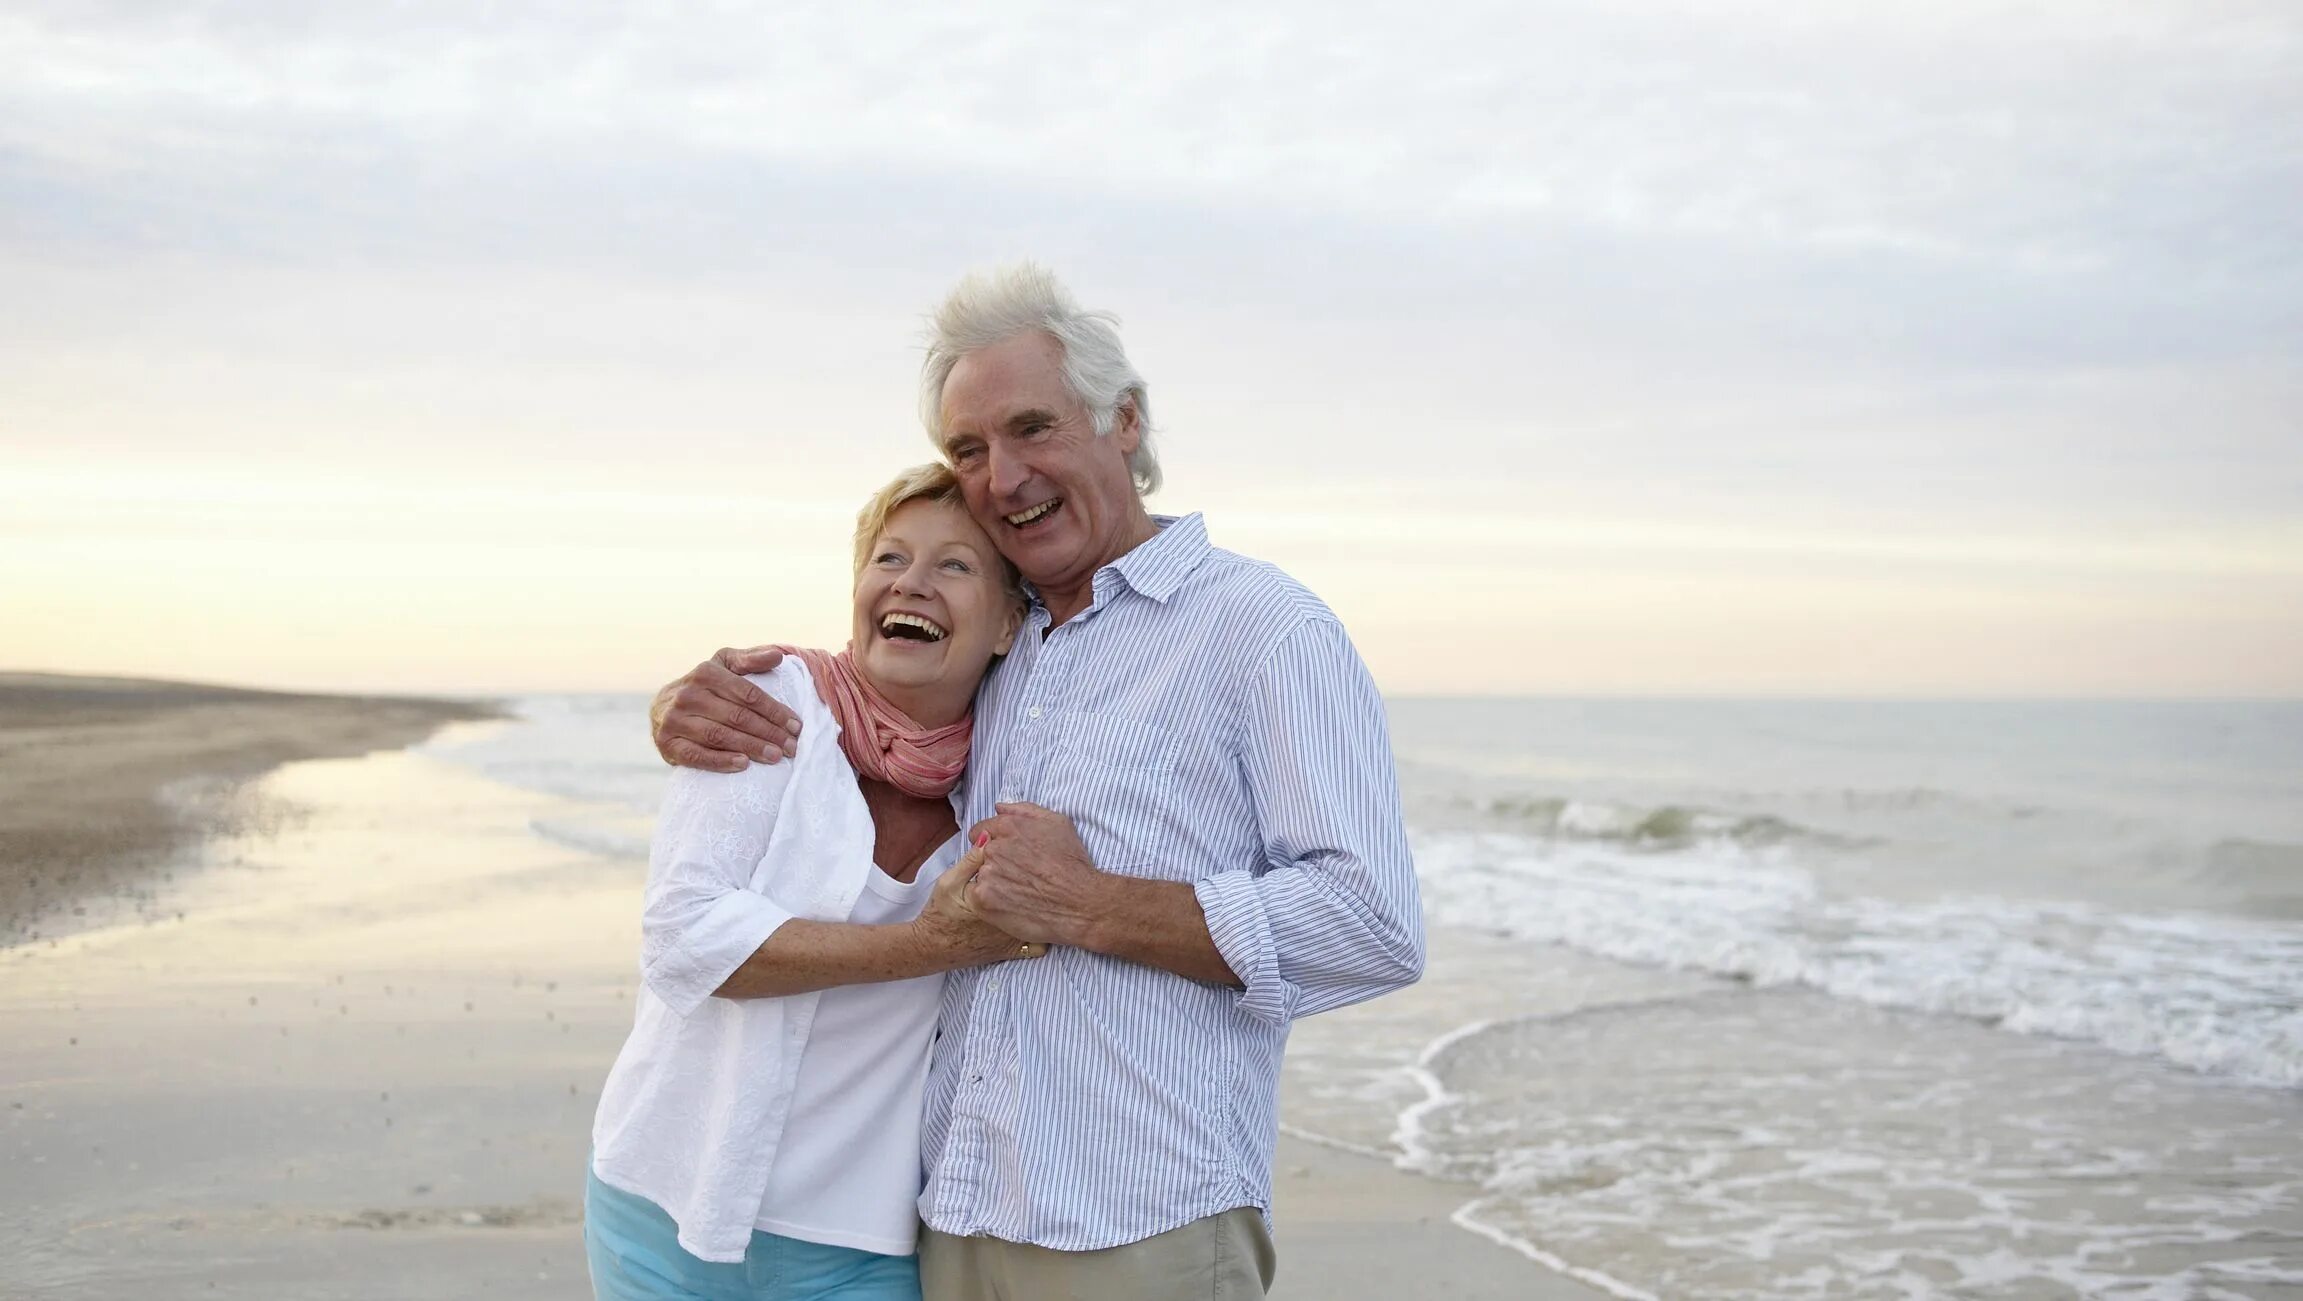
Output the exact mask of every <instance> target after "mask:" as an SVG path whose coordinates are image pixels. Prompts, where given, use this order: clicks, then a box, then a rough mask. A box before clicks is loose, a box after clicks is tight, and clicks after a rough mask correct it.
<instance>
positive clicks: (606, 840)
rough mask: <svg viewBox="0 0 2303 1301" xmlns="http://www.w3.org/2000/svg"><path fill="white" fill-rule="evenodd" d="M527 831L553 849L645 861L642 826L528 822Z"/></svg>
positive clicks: (564, 820) (644, 826)
mask: <svg viewBox="0 0 2303 1301" xmlns="http://www.w3.org/2000/svg"><path fill="white" fill-rule="evenodd" d="M528 830H530V831H532V832H534V833H535V834H536V835H537V836H539V837H541V838H542V839H545V840H548V841H551V842H552V843H553V844H555V845H565V846H567V847H568V848H570V849H575V850H581V851H583V852H584V853H587V854H598V855H601V856H602V857H605V858H639V859H645V858H646V857H647V856H648V834H649V829H648V826H647V824H646V823H644V822H643V823H641V824H640V825H638V826H614V825H609V824H605V823H599V822H579V821H575V820H573V819H569V818H530V819H528Z"/></svg>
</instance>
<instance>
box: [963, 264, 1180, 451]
mask: <svg viewBox="0 0 2303 1301" xmlns="http://www.w3.org/2000/svg"><path fill="white" fill-rule="evenodd" d="M1032 330H1037V331H1039V332H1041V333H1043V334H1046V335H1048V336H1049V337H1051V338H1053V339H1054V340H1055V341H1056V348H1057V349H1058V350H1059V351H1060V352H1061V353H1062V354H1063V373H1064V385H1065V387H1067V388H1069V389H1070V390H1071V391H1072V396H1073V397H1076V398H1078V399H1079V400H1080V403H1081V405H1083V406H1085V407H1086V408H1087V409H1088V419H1089V421H1090V423H1091V424H1092V425H1093V426H1094V428H1095V431H1096V437H1098V438H1103V437H1106V436H1108V435H1109V434H1110V433H1111V431H1112V430H1114V429H1116V428H1118V426H1119V413H1120V411H1121V410H1122V409H1123V408H1124V409H1129V410H1133V411H1134V412H1135V417H1136V450H1135V454H1134V455H1132V456H1130V457H1128V472H1129V473H1130V474H1132V475H1134V476H1135V483H1136V493H1137V494H1138V495H1139V496H1148V495H1149V494H1151V493H1153V492H1156V491H1158V489H1159V485H1160V469H1159V456H1158V455H1157V454H1156V453H1155V452H1153V451H1152V423H1151V396H1150V393H1149V391H1148V390H1147V389H1146V388H1145V386H1144V379H1143V376H1141V375H1139V374H1137V373H1136V368H1135V366H1134V364H1133V363H1131V362H1130V361H1128V356H1127V350H1126V349H1125V348H1122V347H1121V346H1120V332H1119V318H1118V317H1116V316H1114V315H1112V314H1111V313H1110V312H1090V311H1083V310H1082V309H1081V308H1080V305H1079V303H1078V302H1077V301H1075V300H1074V299H1073V298H1072V296H1071V292H1070V291H1069V290H1067V289H1065V288H1064V287H1063V282H1062V281H1059V280H1057V279H1056V277H1055V273H1054V272H1052V271H1050V270H1048V269H1047V268H1046V267H1043V266H1041V265H1039V264H1038V263H1036V262H1018V263H1016V264H1015V265H1014V266H1006V267H998V268H995V269H993V270H992V271H991V272H989V273H988V274H971V275H970V276H968V277H967V278H966V279H965V280H962V281H960V283H959V285H958V286H957V287H956V288H954V289H953V290H952V292H951V294H950V295H949V296H948V297H946V298H945V299H944V302H943V306H941V307H938V308H937V309H936V313H935V315H934V316H933V317H931V318H930V319H929V323H928V355H927V359H926V360H925V361H923V362H922V363H921V365H920V419H921V421H922V422H923V423H925V424H926V425H927V427H928V438H929V439H930V440H932V441H933V442H935V443H936V445H937V446H938V448H941V447H942V445H943V434H944V431H943V410H944V382H945V381H947V380H949V379H950V378H951V377H952V367H954V366H957V365H959V362H960V358H962V357H965V356H967V355H968V354H969V353H971V352H977V351H980V350H982V349H985V348H989V347H991V346H992V345H993V344H996V343H1005V342H1007V341H1008V340H1010V339H1012V338H1014V337H1016V336H1017V335H1019V334H1023V333H1025V332H1027V331H1032Z"/></svg>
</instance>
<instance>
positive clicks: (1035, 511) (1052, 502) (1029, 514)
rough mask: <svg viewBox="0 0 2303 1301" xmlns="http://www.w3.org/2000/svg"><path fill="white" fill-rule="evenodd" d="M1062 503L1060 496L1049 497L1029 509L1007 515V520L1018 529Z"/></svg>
mask: <svg viewBox="0 0 2303 1301" xmlns="http://www.w3.org/2000/svg"><path fill="white" fill-rule="evenodd" d="M1063 504H1064V499H1063V498H1061V497H1054V498H1050V499H1049V500H1047V501H1043V502H1041V503H1040V504H1039V505H1037V506H1034V507H1032V508H1031V509H1030V510H1027V511H1018V512H1017V513H1015V514H1013V515H1010V516H1008V517H1007V520H1008V523H1010V524H1013V525H1015V526H1016V527H1017V528H1019V529H1020V528H1022V527H1023V526H1024V525H1026V524H1029V523H1031V522H1032V521H1033V520H1036V519H1038V518H1039V517H1040V516H1042V515H1045V514H1047V513H1048V512H1049V511H1051V510H1054V509H1055V508H1056V507H1058V506H1061V505H1063Z"/></svg>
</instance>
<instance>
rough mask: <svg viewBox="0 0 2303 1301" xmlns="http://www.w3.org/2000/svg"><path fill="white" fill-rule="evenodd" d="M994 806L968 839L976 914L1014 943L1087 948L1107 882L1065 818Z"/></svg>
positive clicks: (1027, 807)
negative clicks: (975, 858) (977, 862)
mask: <svg viewBox="0 0 2303 1301" xmlns="http://www.w3.org/2000/svg"><path fill="white" fill-rule="evenodd" d="M993 807H994V808H996V809H998V810H999V816H998V817H995V818H992V819H989V820H988V821H984V822H979V823H977V824H976V825H975V827H974V829H973V830H971V831H970V832H969V833H968V840H969V842H970V843H972V844H974V845H976V846H978V849H977V851H976V852H979V853H981V854H982V855H983V867H982V868H981V870H979V871H978V872H977V873H976V879H975V886H974V888H973V889H971V890H970V891H969V897H970V898H971V900H972V901H973V902H974V904H975V906H976V909H977V910H978V911H979V912H981V913H982V914H983V915H984V917H985V918H986V919H988V920H989V921H991V922H992V923H993V924H994V925H996V926H998V927H999V928H1000V929H1001V930H1004V931H1006V932H1007V933H1009V934H1010V935H1013V936H1015V937H1016V938H1017V939H1019V940H1032V941H1035V942H1037V943H1041V944H1069V945H1072V946H1073V947H1075V948H1088V947H1091V946H1090V945H1089V944H1088V942H1087V936H1088V932H1089V928H1090V926H1091V925H1092V924H1093V923H1094V922H1095V921H1096V920H1097V919H1098V918H1099V917H1101V916H1103V915H1104V912H1105V911H1106V909H1105V906H1104V903H1103V901H1104V898H1105V887H1106V886H1107V884H1108V883H1109V881H1110V879H1111V878H1110V877H1109V876H1108V875H1106V874H1105V873H1103V872H1100V871H1098V870H1097V869H1096V865H1095V860H1093V859H1091V858H1089V857H1088V851H1087V846H1085V845H1083V844H1081V843H1080V836H1079V832H1078V831H1077V830H1075V829H1073V827H1072V820H1071V819H1070V818H1067V817H1065V816H1064V815H1063V814H1061V813H1056V812H1052V811H1050V810H1048V809H1043V808H1041V807H1040V806H1039V805H1037V804H998V805H994V806H993Z"/></svg>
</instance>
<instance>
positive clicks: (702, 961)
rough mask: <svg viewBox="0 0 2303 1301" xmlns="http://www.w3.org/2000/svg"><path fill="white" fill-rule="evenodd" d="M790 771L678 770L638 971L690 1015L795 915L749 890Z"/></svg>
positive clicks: (653, 864) (656, 856)
mask: <svg viewBox="0 0 2303 1301" xmlns="http://www.w3.org/2000/svg"><path fill="white" fill-rule="evenodd" d="M755 680H756V679H755ZM790 779H791V765H790V764H788V763H777V764H765V763H755V764H753V765H751V766H750V767H748V768H745V769H744V770H743V771H742V772H734V773H715V772H699V771H697V770H695V769H692V768H681V769H678V770H676V771H674V772H673V774H672V777H671V782H670V784H669V786H668V787H667V789H666V790H665V792H664V804H663V810H662V812H661V813H659V814H658V815H657V818H656V836H655V841H654V844H653V846H652V847H651V849H650V851H649V855H648V889H647V897H646V901H645V903H644V904H643V906H642V909H641V915H640V976H641V979H643V980H644V981H646V982H647V986H648V988H649V989H650V990H652V991H653V992H654V993H655V995H656V997H658V998H660V999H662V1000H663V1001H664V1003H665V1004H666V1005H667V1006H669V1007H670V1008H671V1009H672V1010H673V1011H674V1012H677V1013H679V1014H680V1015H681V1016H683V1017H685V1016H688V1015H690V1014H691V1013H693V1012H694V1011H695V1010H696V1009H697V1008H698V1007H700V1006H702V1004H703V1002H704V1000H705V999H707V998H710V997H711V996H712V994H713V992H714V991H716V990H718V989H719V987H720V986H721V985H722V984H723V983H725V982H726V981H727V979H728V977H729V976H730V975H733V974H734V973H735V971H736V969H737V968H738V967H741V966H742V965H744V961H745V959H747V958H749V957H751V956H752V954H753V953H755V952H757V951H758V950H759V947H760V946H761V945H762V944H765V943H767V940H768V937H769V936H770V935H773V934H775V932H776V928H777V927H779V926H781V925H783V924H784V923H785V922H787V921H789V920H791V918H792V916H793V914H792V913H790V912H788V911H786V910H785V909H783V908H782V907H780V906H779V905H778V904H777V903H776V901H775V900H773V899H770V898H768V897H767V896H766V895H764V894H761V893H759V892H758V891H755V890H753V889H752V888H751V880H752V874H753V872H754V871H755V870H756V869H757V868H758V866H759V863H760V859H761V857H762V856H763V855H765V854H766V853H767V847H768V836H769V833H770V832H771V831H772V830H773V829H774V827H775V820H776V807H777V804H778V803H779V801H780V800H781V799H782V796H783V791H784V786H785V784H786V783H788V782H789V781H790Z"/></svg>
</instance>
